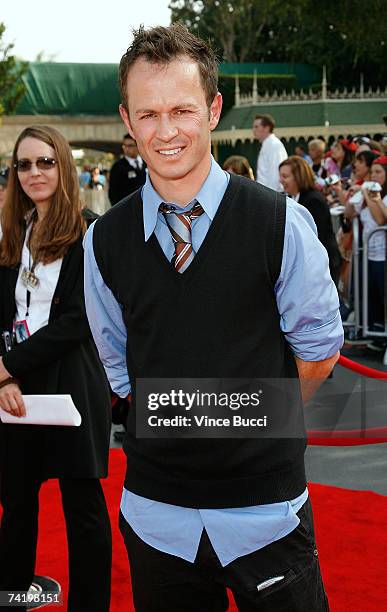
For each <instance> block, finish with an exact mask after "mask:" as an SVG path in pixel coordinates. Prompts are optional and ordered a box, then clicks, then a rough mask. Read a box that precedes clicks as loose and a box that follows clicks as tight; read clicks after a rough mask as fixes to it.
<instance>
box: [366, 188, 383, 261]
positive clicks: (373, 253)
mask: <svg viewBox="0 0 387 612" xmlns="http://www.w3.org/2000/svg"><path fill="white" fill-rule="evenodd" d="M382 202H383V204H384V206H385V207H386V208H387V196H384V198H383V200H382ZM360 220H361V222H362V225H363V242H364V244H365V242H366V241H367V240H368V236H369V234H370V233H371V232H372V230H374V229H376V228H377V227H380V225H379V223H377V222H376V221H375V219H374V218H373V216H372V213H371V211H370V209H369V208H368V206H366V207H365V208H362V209H361V211H360ZM386 224H387V223H386ZM368 259H370V260H371V261H384V260H385V259H386V230H381V231H380V232H376V234H373V236H371V238H370V239H369V241H368Z"/></svg>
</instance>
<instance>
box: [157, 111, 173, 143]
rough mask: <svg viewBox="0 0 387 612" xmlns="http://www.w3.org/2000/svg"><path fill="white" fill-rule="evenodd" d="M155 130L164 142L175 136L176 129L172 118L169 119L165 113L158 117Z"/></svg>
mask: <svg viewBox="0 0 387 612" xmlns="http://www.w3.org/2000/svg"><path fill="white" fill-rule="evenodd" d="M157 132H158V137H159V138H160V140H163V141H164V142H169V141H170V140H172V139H173V138H175V136H177V134H178V129H177V126H176V125H175V123H174V121H173V119H171V118H170V117H169V116H167V115H164V116H163V115H162V116H161V117H160V121H159V125H158V130H157Z"/></svg>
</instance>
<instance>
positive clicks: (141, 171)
mask: <svg viewBox="0 0 387 612" xmlns="http://www.w3.org/2000/svg"><path fill="white" fill-rule="evenodd" d="M122 150H123V153H124V155H123V157H121V158H120V159H119V160H118V161H116V162H115V163H114V164H113V166H112V169H111V171H110V182H109V200H110V203H111V205H112V206H113V205H114V204H117V202H119V201H120V200H122V199H123V198H126V196H128V195H130V194H131V193H133V192H134V191H136V190H137V189H139V188H140V187H142V185H143V184H144V183H145V176H146V175H145V165H144V162H143V161H142V159H141V157H140V155H139V154H138V149H137V144H136V141H135V140H134V139H133V138H132V137H131V136H130V134H125V136H124V138H123V142H122Z"/></svg>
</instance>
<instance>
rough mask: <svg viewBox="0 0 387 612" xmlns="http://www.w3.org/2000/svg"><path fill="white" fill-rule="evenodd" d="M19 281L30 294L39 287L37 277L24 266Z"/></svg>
mask: <svg viewBox="0 0 387 612" xmlns="http://www.w3.org/2000/svg"><path fill="white" fill-rule="evenodd" d="M20 279H21V281H22V283H23V285H24V286H25V287H26V289H28V291H30V292H31V293H33V292H34V291H36V289H37V288H38V287H39V279H38V277H37V276H36V274H34V273H33V272H32V270H29V269H28V268H26V267H25V266H24V267H23V270H22V273H21V276H20Z"/></svg>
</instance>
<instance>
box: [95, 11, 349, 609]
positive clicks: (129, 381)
mask: <svg viewBox="0 0 387 612" xmlns="http://www.w3.org/2000/svg"><path fill="white" fill-rule="evenodd" d="M120 87H121V94H122V104H121V106H120V113H121V117H122V119H123V121H124V123H125V125H126V126H127V128H128V131H129V133H130V134H131V136H132V137H133V138H135V139H136V142H137V144H138V147H139V151H140V153H141V156H142V157H143V158H144V159H145V160H146V163H147V167H148V171H149V174H148V176H147V179H146V183H145V185H144V187H143V189H142V191H141V192H137V193H136V194H133V195H132V196H131V197H129V198H127V199H126V200H125V201H123V202H121V203H120V204H119V205H118V206H116V207H114V208H113V209H112V210H110V211H109V212H108V213H106V214H105V215H104V217H102V218H101V219H99V220H98V221H97V222H96V223H95V224H94V226H92V227H91V228H90V230H89V231H88V233H87V234H86V237H85V296H86V308H87V312H88V316H89V320H90V325H91V328H92V331H93V335H94V338H95V341H96V343H97V347H98V350H99V353H100V357H101V359H102V361H103V363H104V366H105V369H106V372H107V375H108V377H109V380H110V383H111V386H112V388H113V389H114V390H115V391H116V392H117V394H118V395H119V396H121V397H125V396H128V395H129V393H130V392H131V393H132V397H133V400H132V404H131V406H130V408H129V416H128V431H127V436H126V439H125V443H124V449H125V453H126V454H127V458H128V469H127V473H126V478H125V485H124V491H123V496H122V501H121V513H120V527H121V531H122V534H123V537H124V540H125V544H126V547H127V552H128V557H129V561H130V569H131V576H132V586H133V596H134V602H135V608H136V610H137V611H138V612H150V611H152V612H159V611H160V612H161V611H167V610H168V611H171V612H174V611H176V612H180V611H183V610H184V612H191V611H192V612H193V611H197V610H203V611H204V610H205V611H207V610H226V609H227V607H228V604H227V594H226V586H228V587H230V588H231V589H232V591H233V594H234V597H235V599H236V602H237V605H238V607H239V609H240V610H244V611H250V610H251V611H253V610H257V609H259V610H263V611H266V610H270V611H273V610H286V611H287V612H296V611H297V612H301V611H304V612H310V610H313V611H314V612H319V611H323V610H324V611H325V610H327V609H328V607H327V606H328V604H327V602H326V596H325V592H324V588H323V585H322V581H321V575H320V570H319V564H318V558H317V550H316V545H315V540H314V533H313V522H312V514H311V506H310V502H309V499H308V491H307V487H306V480H305V473H304V461H303V455H304V451H305V441H304V440H303V439H300V438H293V439H265V440H264V439H257V438H254V439H246V438H244V439H209V440H208V439H187V438H185V439H174V438H172V437H170V438H168V439H151V440H150V439H144V438H141V437H140V436H139V437H136V410H138V413H139V414H137V416H138V417H139V418H140V417H141V416H142V412H141V409H140V408H139V402H140V395H141V393H140V382H141V381H140V379H142V380H145V382H147V381H148V380H149V379H153V380H152V381H151V383H150V384H151V386H152V385H153V384H156V383H155V382H154V379H162V380H163V381H164V382H165V384H167V385H168V384H169V382H168V381H169V380H170V379H174V380H176V379H178V380H179V381H182V380H183V379H187V378H188V379H190V380H192V379H194V382H195V384H196V382H197V383H198V385H199V384H200V380H199V379H203V378H206V379H208V378H215V379H218V380H219V381H220V382H221V383H222V381H226V382H227V380H229V379H242V378H246V377H247V378H249V377H251V378H254V377H262V378H271V379H273V378H278V379H283V378H284V377H289V378H293V377H295V381H296V383H297V376H298V374H299V377H300V379H301V385H302V388H303V392H304V393H305V395H306V394H307V393H309V394H310V393H311V392H312V391H313V388H314V387H315V386H317V383H316V380H315V379H324V378H325V377H326V376H327V375H328V373H329V372H330V371H331V369H332V367H333V365H334V363H335V362H336V360H337V358H338V349H339V348H340V346H341V344H342V338H343V333H342V326H341V322H340V319H339V315H338V299H337V293H336V290H335V287H334V285H333V283H332V281H331V280H330V275H329V269H328V262H327V256H326V252H325V250H324V249H323V248H322V247H321V246H320V243H319V241H318V238H317V236H316V233H315V231H316V230H315V226H314V224H313V222H312V218H311V216H310V215H309V213H308V211H307V210H306V209H304V208H303V207H302V206H299V205H297V204H296V203H295V202H293V201H292V200H290V199H288V200H287V201H286V198H285V196H282V195H280V194H278V193H275V192H273V191H271V190H269V189H266V188H264V187H262V186H260V185H258V184H257V183H256V182H254V181H250V180H247V179H244V178H242V177H239V176H236V175H229V174H228V173H226V172H224V171H223V170H222V169H221V168H220V167H219V165H218V164H217V163H216V162H215V160H214V159H213V158H212V157H211V138H210V136H211V131H212V130H214V129H215V127H216V126H217V124H218V121H219V117H220V113H221V107H222V97H221V95H220V93H218V90H217V63H216V59H215V56H214V54H213V52H212V50H211V49H210V47H209V46H208V45H207V43H205V42H204V41H202V40H200V39H198V38H196V37H195V36H194V35H193V34H191V33H189V32H188V31H187V30H186V28H185V27H184V26H182V25H181V24H177V23H175V24H173V25H171V26H169V27H167V28H164V27H156V28H152V29H150V30H144V29H143V28H140V29H139V30H138V31H137V32H135V33H134V40H133V43H132V45H131V46H130V47H129V49H128V50H127V52H126V53H125V54H124V56H123V57H122V59H121V63H120ZM257 202H258V203H262V204H263V205H262V206H257ZM297 384H298V383H297ZM308 385H309V387H310V388H309V390H307V386H308ZM194 388H196V387H194ZM297 393H298V391H297ZM297 397H298V396H297ZM286 410H287V414H288V413H289V414H293V412H294V413H295V414H296V413H297V414H298V411H299V403H298V400H297V402H296V403H295V407H294V410H292V411H290V410H289V408H288V407H286ZM144 412H145V410H144Z"/></svg>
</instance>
